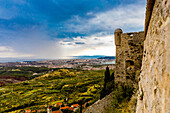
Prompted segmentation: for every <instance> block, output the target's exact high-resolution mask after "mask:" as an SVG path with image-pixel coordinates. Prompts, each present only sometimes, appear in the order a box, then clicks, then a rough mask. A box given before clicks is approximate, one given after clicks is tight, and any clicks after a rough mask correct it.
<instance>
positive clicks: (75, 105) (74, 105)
mask: <svg viewBox="0 0 170 113" xmlns="http://www.w3.org/2000/svg"><path fill="white" fill-rule="evenodd" d="M71 106H73V107H78V106H79V104H73V105H71Z"/></svg>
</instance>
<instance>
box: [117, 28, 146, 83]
mask: <svg viewBox="0 0 170 113" xmlns="http://www.w3.org/2000/svg"><path fill="white" fill-rule="evenodd" d="M143 42H144V32H132V33H122V30H121V29H116V30H115V45H116V63H115V65H116V68H115V78H116V81H117V82H127V81H128V80H131V79H132V78H134V77H133V76H135V74H134V73H136V71H137V70H140V69H141V64H142V56H143Z"/></svg>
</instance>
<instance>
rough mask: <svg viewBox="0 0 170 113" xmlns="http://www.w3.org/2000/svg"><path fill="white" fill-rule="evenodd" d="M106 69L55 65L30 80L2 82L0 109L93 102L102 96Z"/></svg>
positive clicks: (19, 109)
mask: <svg viewBox="0 0 170 113" xmlns="http://www.w3.org/2000/svg"><path fill="white" fill-rule="evenodd" d="M104 71H105V70H96V71H95V70H92V71H88V70H73V69H56V70H55V71H52V72H50V73H47V74H44V75H39V76H37V77H35V78H33V79H30V80H26V81H22V82H19V83H11V84H7V85H5V86H1V87H0V112H2V113H3V112H11V111H16V112H21V111H24V110H26V109H31V110H39V109H46V108H47V106H48V105H54V104H56V103H59V102H62V103H65V104H67V105H72V104H75V103H80V102H83V103H82V104H85V103H87V102H89V101H90V103H89V104H92V103H94V102H95V101H97V100H98V99H99V98H100V92H101V89H102V87H103V80H104ZM53 109H57V108H55V107H53Z"/></svg>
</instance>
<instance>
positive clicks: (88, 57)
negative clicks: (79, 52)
mask: <svg viewBox="0 0 170 113" xmlns="http://www.w3.org/2000/svg"><path fill="white" fill-rule="evenodd" d="M61 59H62V58H61ZM63 59H113V60H114V59H115V56H104V55H94V56H70V57H67V58H63ZM45 60H59V59H29V58H0V63H5V62H24V61H45Z"/></svg>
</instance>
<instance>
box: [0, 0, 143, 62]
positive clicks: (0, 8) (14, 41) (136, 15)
mask: <svg viewBox="0 0 170 113" xmlns="http://www.w3.org/2000/svg"><path fill="white" fill-rule="evenodd" d="M145 6H146V0H0V58H36V59H37V58H40V59H57V58H66V57H68V56H79V55H107V56H113V55H115V46H114V35H113V33H114V29H116V28H122V29H123V32H133V31H142V30H143V29H144V15H145Z"/></svg>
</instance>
